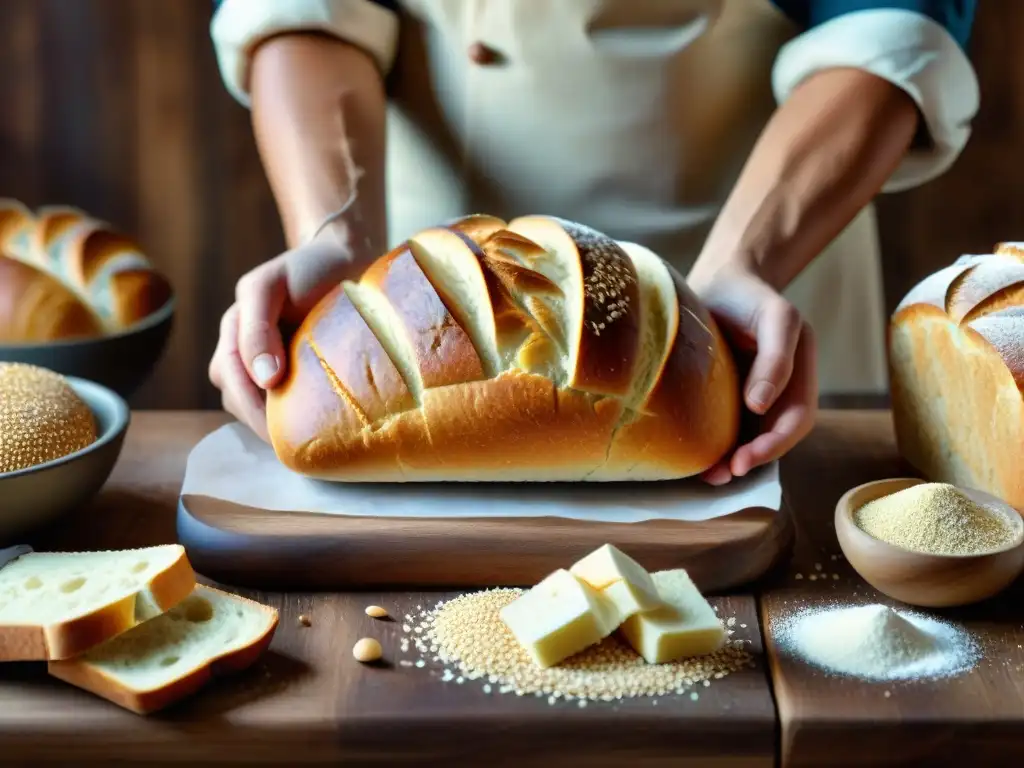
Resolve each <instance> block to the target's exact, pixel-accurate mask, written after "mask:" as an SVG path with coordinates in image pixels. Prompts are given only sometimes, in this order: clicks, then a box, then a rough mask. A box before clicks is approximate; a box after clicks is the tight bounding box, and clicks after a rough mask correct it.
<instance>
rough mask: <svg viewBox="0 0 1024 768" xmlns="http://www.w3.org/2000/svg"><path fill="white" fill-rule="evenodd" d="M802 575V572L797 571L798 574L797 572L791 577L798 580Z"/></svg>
mask: <svg viewBox="0 0 1024 768" xmlns="http://www.w3.org/2000/svg"><path fill="white" fill-rule="evenodd" d="M803 577H804V575H803V574H802V573H798V574H797V575H796V576H794V577H793V578H794V579H797V580H799V579H802V578H803Z"/></svg>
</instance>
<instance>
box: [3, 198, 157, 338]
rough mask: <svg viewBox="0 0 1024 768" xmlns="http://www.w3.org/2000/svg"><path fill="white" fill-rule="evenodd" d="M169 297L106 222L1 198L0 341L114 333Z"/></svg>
mask: <svg viewBox="0 0 1024 768" xmlns="http://www.w3.org/2000/svg"><path fill="white" fill-rule="evenodd" d="M170 297H171V287H170V284H169V283H168V281H167V280H166V279H165V278H164V277H163V276H162V275H161V274H160V273H159V272H157V271H156V270H155V269H154V268H153V266H152V264H151V263H150V261H149V259H148V258H147V257H146V256H144V255H143V254H142V253H141V252H140V250H139V248H138V246H137V245H136V244H135V243H134V242H133V241H132V240H131V239H130V238H128V237H126V236H125V235H123V234H121V233H120V232H117V231H115V230H114V229H113V228H112V227H110V226H109V225H108V224H106V223H105V222H102V221H99V220H98V219H95V218H93V217H91V216H89V215H88V214H86V213H84V212H83V211H80V210H78V209H75V208H68V207H49V208H43V209H40V210H39V211H38V212H36V213H33V212H32V211H30V210H29V209H28V208H26V207H25V206H24V205H23V204H22V203H20V202H18V201H17V200H11V199H0V344H3V343H7V344H12V343H42V342H48V341H57V340H66V339H76V338H88V337H95V336H100V335H104V334H112V333H118V332H120V331H123V330H125V329H127V328H128V327H130V326H132V325H134V324H135V323H136V322H138V321H139V320H141V319H143V318H145V317H147V316H148V315H150V314H152V313H153V312H155V311H156V310H157V309H160V308H161V307H162V306H164V304H166V303H167V301H168V299H170Z"/></svg>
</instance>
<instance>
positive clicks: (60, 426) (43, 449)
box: [0, 363, 97, 512]
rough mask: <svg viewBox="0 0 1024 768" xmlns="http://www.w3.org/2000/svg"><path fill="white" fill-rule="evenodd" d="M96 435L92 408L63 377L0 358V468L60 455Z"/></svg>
mask: <svg viewBox="0 0 1024 768" xmlns="http://www.w3.org/2000/svg"><path fill="white" fill-rule="evenodd" d="M96 437H97V435H96V422H95V420H94V418H93V415H92V411H90V410H89V407H88V406H87V405H86V404H85V403H84V402H83V401H82V399H81V398H79V397H78V395H77V394H76V393H75V391H74V390H73V389H72V388H71V387H70V386H69V385H68V383H67V381H66V380H65V379H64V378H63V377H62V376H60V375H58V374H56V373H53V372H52V371H49V370H46V369H45V368H37V367H36V366H34V365H24V364H22V363H0V473H3V472H14V471H16V470H19V469H26V468H28V467H34V466H36V465H38V464H43V463H45V462H47V461H53V460H54V459H59V458H62V457H64V456H67V455H69V454H71V453H74V452H75V451H79V450H81V449H82V448H85V447H87V446H89V445H91V444H92V443H93V442H95V441H96ZM2 511H3V510H2V505H0V512H2Z"/></svg>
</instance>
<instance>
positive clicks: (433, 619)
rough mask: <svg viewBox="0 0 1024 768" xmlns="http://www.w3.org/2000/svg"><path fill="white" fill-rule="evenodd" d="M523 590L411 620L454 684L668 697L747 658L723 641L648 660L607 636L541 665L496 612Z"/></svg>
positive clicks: (748, 662) (477, 597) (459, 602)
mask: <svg viewBox="0 0 1024 768" xmlns="http://www.w3.org/2000/svg"><path fill="white" fill-rule="evenodd" d="M522 593H523V590H520V589H508V588H500V589H492V590H486V591H483V592H475V593H470V594H466V595H462V596H460V597H456V598H454V599H453V600H450V601H448V602H446V603H442V604H440V605H439V606H438V607H437V608H435V609H434V610H433V611H432V612H431V613H429V614H427V615H426V616H425V617H424V619H423V620H422V623H421V624H419V625H418V626H420V627H422V629H423V632H424V636H426V637H427V638H428V639H429V641H430V643H431V644H432V645H436V647H437V649H438V657H439V658H440V659H441V663H443V664H445V665H450V666H452V667H454V669H455V670H456V672H457V673H458V675H459V678H458V680H457V682H458V681H459V680H478V679H486V680H487V681H488V684H492V683H494V684H499V685H500V687H499V692H501V693H512V692H514V693H515V694H516V695H517V696H522V695H524V694H532V695H541V696H554V697H556V698H559V697H565V698H567V699H568V698H570V697H571V698H578V699H580V700H581V701H585V700H588V699H589V700H607V701H612V700H617V699H621V698H630V697H636V696H661V695H668V694H670V693H673V692H676V691H679V690H680V689H682V688H684V687H686V686H692V685H694V684H695V683H703V684H704V685H705V686H710V685H711V682H710V681H711V679H712V678H715V677H719V678H721V677H724V676H725V675H727V674H729V673H731V672H736V671H739V670H741V669H744V668H747V667H750V666H752V663H753V662H752V658H751V656H750V654H749V653H747V652H746V651H745V650H742V648H740V647H737V646H734V645H733V644H727V645H726V646H725V647H724V648H722V649H721V650H719V651H717V652H716V653H714V654H711V655H708V656H701V657H696V658H692V659H684V660H680V661H676V662H672V663H668V664H647V663H646V662H645V661H644V660H643V658H642V657H640V656H639V655H638V654H637V653H636V652H635V651H633V649H632V648H630V647H629V645H628V644H627V643H626V642H625V641H623V640H620V639H619V638H618V636H617V635H612V636H610V637H608V638H606V639H605V640H604V641H602V642H601V643H599V644H597V645H595V646H592V647H590V648H588V649H586V650H584V651H583V652H581V653H579V654H577V655H575V656H573V657H571V658H569V659H566V660H565V661H563V662H562V663H561V664H559V665H557V666H555V667H551V668H548V669H541V668H540V667H538V666H537V665H536V664H534V663H533V661H532V660H531V659H530V657H529V656H528V654H527V653H526V651H525V650H524V649H523V648H522V646H521V645H520V644H519V643H518V642H517V641H516V639H515V637H514V636H513V635H512V633H511V631H509V629H508V627H507V626H505V623H504V622H503V621H502V620H501V617H500V615H499V612H500V610H501V608H502V607H504V606H505V605H508V604H509V603H511V602H512V601H513V600H515V599H516V598H518V597H519V596H520V595H521V594H522ZM447 671H449V670H446V672H447ZM442 679H444V678H442ZM449 679H450V678H449Z"/></svg>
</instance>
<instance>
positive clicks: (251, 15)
mask: <svg viewBox="0 0 1024 768" xmlns="http://www.w3.org/2000/svg"><path fill="white" fill-rule="evenodd" d="M305 30H308V31H317V32H322V33H324V34H328V35H333V36H334V37H337V38H338V39H340V40H344V41H345V42H347V43H349V44H351V45H354V46H357V47H358V48H361V49H362V50H364V51H366V52H367V54H369V55H370V56H371V57H372V58H373V60H374V61H375V62H376V64H377V67H378V68H379V69H380V71H381V73H382V74H387V72H388V71H389V70H390V69H391V66H392V64H393V63H394V58H395V50H396V45H397V41H398V18H397V16H396V15H395V13H394V12H392V11H391V10H389V9H387V8H384V7H382V6H380V5H378V4H377V3H374V2H371V0H225V2H224V3H222V4H221V5H220V7H219V8H217V10H216V12H215V13H214V16H213V19H212V21H211V22H210V35H211V37H212V39H213V46H214V50H215V52H216V55H217V65H218V67H219V69H220V74H221V78H222V79H223V81H224V85H225V87H226V88H227V90H228V92H229V93H230V94H231V95H232V96H233V97H234V98H235V99H236V100H237V101H238V102H239V103H241V104H242V105H244V106H246V107H249V106H250V102H249V65H250V60H251V57H252V53H253V51H254V50H255V49H256V47H257V46H258V45H259V44H260V43H261V42H262V41H264V40H266V39H267V38H269V37H273V36H275V35H279V34H282V33H284V32H298V31H305Z"/></svg>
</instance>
